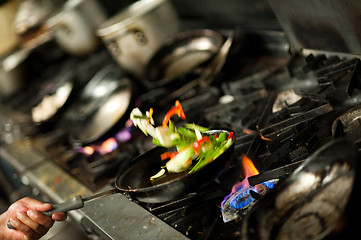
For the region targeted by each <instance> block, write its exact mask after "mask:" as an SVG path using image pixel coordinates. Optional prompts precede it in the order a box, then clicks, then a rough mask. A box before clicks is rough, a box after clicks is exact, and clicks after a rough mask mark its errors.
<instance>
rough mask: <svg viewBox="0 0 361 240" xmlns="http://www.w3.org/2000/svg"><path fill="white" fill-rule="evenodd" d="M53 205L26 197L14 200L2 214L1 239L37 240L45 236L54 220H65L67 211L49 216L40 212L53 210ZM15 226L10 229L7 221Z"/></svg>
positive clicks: (0, 220)
mask: <svg viewBox="0 0 361 240" xmlns="http://www.w3.org/2000/svg"><path fill="white" fill-rule="evenodd" d="M51 208H52V205H51V204H48V203H42V202H40V201H37V200H35V199H32V198H29V197H25V198H23V199H20V200H18V201H16V202H14V203H13V204H12V205H11V206H10V207H9V209H8V210H7V211H6V212H4V213H3V214H1V215H0V239H3V240H18V239H19V240H20V239H22V240H23V239H25V240H35V239H39V238H41V237H42V236H44V235H45V234H46V233H47V232H48V230H49V229H50V228H51V227H52V226H53V224H54V221H64V220H65V219H66V217H67V215H66V213H54V214H53V215H52V216H51V217H48V216H46V215H44V214H42V213H40V212H46V211H49V210H51ZM9 220H10V223H11V224H12V225H13V226H14V227H15V229H9V228H8V227H7V222H8V221H9Z"/></svg>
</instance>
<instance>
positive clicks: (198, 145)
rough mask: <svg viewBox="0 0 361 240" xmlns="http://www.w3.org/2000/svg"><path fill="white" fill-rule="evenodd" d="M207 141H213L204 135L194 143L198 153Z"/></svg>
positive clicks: (194, 148) (195, 150)
mask: <svg viewBox="0 0 361 240" xmlns="http://www.w3.org/2000/svg"><path fill="white" fill-rule="evenodd" d="M205 142H208V143H211V141H210V140H209V137H207V136H204V137H202V138H201V139H200V140H198V141H196V142H195V143H193V150H194V152H195V153H196V154H198V153H199V149H200V148H201V147H202V143H205Z"/></svg>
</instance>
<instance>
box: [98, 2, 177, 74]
mask: <svg viewBox="0 0 361 240" xmlns="http://www.w3.org/2000/svg"><path fill="white" fill-rule="evenodd" d="M178 31H179V20H178V17H177V14H176V11H175V10H174V8H173V6H172V5H171V3H170V2H169V1H167V0H140V1H138V2H136V3H134V4H132V5H130V6H128V7H127V8H126V9H124V10H122V11H121V12H119V13H118V14H116V15H115V16H114V17H112V18H110V19H109V20H107V21H106V22H104V23H103V24H102V25H101V26H100V27H99V29H98V30H97V35H98V36H99V37H101V38H102V40H103V41H104V43H105V44H106V46H107V48H108V50H109V51H110V53H111V54H112V56H113V57H114V58H115V59H116V61H117V62H118V64H119V65H120V66H121V67H122V68H123V69H124V70H125V71H128V72H130V73H132V74H133V75H134V76H136V77H138V78H141V77H142V76H143V73H144V69H145V66H146V65H147V63H148V61H149V59H150V58H151V57H152V55H153V54H154V53H155V51H156V50H157V49H158V48H159V47H160V46H161V45H162V44H163V43H164V42H165V40H166V39H168V38H172V37H173V36H175V35H176V34H177V33H178Z"/></svg>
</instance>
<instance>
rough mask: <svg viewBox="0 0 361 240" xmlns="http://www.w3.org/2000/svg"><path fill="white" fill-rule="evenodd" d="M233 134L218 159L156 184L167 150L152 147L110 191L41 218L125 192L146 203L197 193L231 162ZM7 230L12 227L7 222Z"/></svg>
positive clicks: (71, 202) (75, 200)
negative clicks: (228, 145)
mask: <svg viewBox="0 0 361 240" xmlns="http://www.w3.org/2000/svg"><path fill="white" fill-rule="evenodd" d="M221 132H226V134H227V135H229V134H230V133H231V132H233V131H232V130H228V129H221V130H211V131H208V132H206V134H208V135H214V134H220V133H221ZM235 139H236V138H235V134H234V132H233V136H232V140H233V143H232V145H231V146H230V147H229V148H228V149H227V150H226V151H224V152H223V153H222V154H221V155H220V156H219V157H218V158H216V159H215V160H214V161H212V162H211V163H208V164H207V165H206V166H204V167H203V168H202V169H200V170H198V171H196V172H194V173H192V174H188V173H187V172H183V173H176V174H173V173H166V174H165V176H163V177H161V179H160V181H155V182H151V181H150V177H151V176H153V175H154V174H156V173H157V172H158V171H159V170H160V167H161V166H163V165H164V164H165V162H164V161H162V160H161V159H160V154H162V153H163V152H165V151H169V149H166V148H161V147H155V148H153V149H151V150H149V151H147V152H145V153H144V154H142V155H140V156H139V157H137V158H136V159H135V160H134V162H135V164H134V165H133V166H131V167H130V168H129V169H128V170H127V171H126V172H124V173H123V174H121V175H119V176H118V177H117V178H116V181H115V187H116V188H114V189H111V190H108V191H105V192H102V193H99V194H96V195H93V196H90V197H87V198H82V197H81V196H79V195H78V196H75V197H74V198H73V199H71V200H69V201H66V202H63V203H60V204H58V205H54V206H53V210H51V211H48V212H44V214H45V215H48V216H51V215H52V214H53V213H55V212H67V211H70V210H76V209H79V208H82V207H83V206H84V203H85V202H88V201H92V200H94V199H97V198H99V197H103V196H107V195H110V194H114V193H117V192H119V191H121V192H128V193H130V194H131V195H132V197H135V198H136V199H138V200H139V201H142V202H147V203H160V202H166V201H169V200H172V199H175V198H177V197H179V196H182V195H184V194H186V193H189V192H191V191H194V190H197V189H199V188H200V187H202V186H204V185H206V184H207V183H210V182H212V181H213V180H214V179H215V178H217V177H219V176H220V175H221V174H222V173H223V171H224V169H225V168H226V166H227V163H229V162H230V161H231V160H232V157H233V151H234V141H235ZM8 227H9V228H14V227H13V226H12V225H11V224H10V222H8Z"/></svg>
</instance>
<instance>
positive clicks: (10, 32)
mask: <svg viewBox="0 0 361 240" xmlns="http://www.w3.org/2000/svg"><path fill="white" fill-rule="evenodd" d="M18 7H19V0H14V1H5V2H4V3H0V56H3V55H5V54H7V53H9V52H10V51H11V50H12V49H14V48H15V47H16V46H17V44H18V42H19V39H18V36H17V35H16V33H15V31H14V29H13V22H14V20H15V16H16V12H17V10H18Z"/></svg>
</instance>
